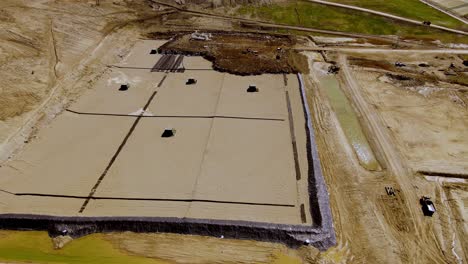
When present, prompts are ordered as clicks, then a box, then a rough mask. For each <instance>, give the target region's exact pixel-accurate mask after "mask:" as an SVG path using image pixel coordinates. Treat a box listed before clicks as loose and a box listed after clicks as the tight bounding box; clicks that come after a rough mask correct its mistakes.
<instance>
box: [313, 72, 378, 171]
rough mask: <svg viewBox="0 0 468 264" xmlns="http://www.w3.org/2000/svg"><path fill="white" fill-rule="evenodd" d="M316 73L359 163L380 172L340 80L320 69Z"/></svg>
mask: <svg viewBox="0 0 468 264" xmlns="http://www.w3.org/2000/svg"><path fill="white" fill-rule="evenodd" d="M314 68H315V67H314ZM315 71H316V73H317V74H316V75H317V77H318V79H319V82H320V84H319V85H320V89H322V90H323V91H325V92H326V94H327V97H328V99H329V101H330V104H331V106H332V108H333V110H334V112H335V113H336V116H337V118H338V121H339V122H340V125H341V128H342V129H343V132H344V134H345V135H346V138H347V139H348V141H349V143H350V144H351V146H352V147H353V149H354V152H355V153H356V155H357V157H358V159H359V163H360V164H361V165H362V166H363V167H364V168H365V169H367V170H371V171H374V170H379V169H380V165H379V163H378V161H377V159H376V158H375V155H374V153H373V152H372V149H371V147H370V145H369V142H368V141H367V138H366V136H365V135H364V132H363V131H362V128H361V126H360V124H359V120H358V117H357V115H356V112H354V110H353V108H352V106H351V103H350V102H349V100H348V98H347V97H346V95H345V94H344V93H343V91H342V90H341V89H340V83H339V82H338V79H337V78H336V76H335V75H333V74H326V73H325V72H324V71H321V70H320V69H317V68H315Z"/></svg>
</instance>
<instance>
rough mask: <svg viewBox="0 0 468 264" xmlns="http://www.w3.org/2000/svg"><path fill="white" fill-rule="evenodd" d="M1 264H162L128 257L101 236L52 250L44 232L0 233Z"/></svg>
mask: <svg viewBox="0 0 468 264" xmlns="http://www.w3.org/2000/svg"><path fill="white" fill-rule="evenodd" d="M0 262H2V263H3V262H21V263H26V262H34V263H77V264H78V263H79V264H84V263H96V264H98V263H99V264H100V263H115V264H118V263H122V264H126V263H142V264H146V263H148V264H150V263H153V264H162V263H165V262H162V261H157V260H155V259H149V258H144V257H137V256H131V255H127V254H125V253H124V252H121V251H120V250H118V249H116V248H114V247H113V245H112V244H111V243H110V242H108V241H106V240H105V239H104V238H103V236H102V235H101V234H94V235H89V236H86V237H83V238H79V239H77V240H74V241H72V242H71V243H69V244H68V245H65V247H64V248H63V249H60V250H56V249H54V248H53V245H52V242H51V239H50V238H49V236H48V235H47V233H46V232H36V231H31V232H19V231H2V232H1V233H0Z"/></svg>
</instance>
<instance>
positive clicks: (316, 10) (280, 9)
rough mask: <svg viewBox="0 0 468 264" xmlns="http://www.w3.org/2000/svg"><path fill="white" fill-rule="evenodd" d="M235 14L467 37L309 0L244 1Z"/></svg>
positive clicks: (450, 39)
mask: <svg viewBox="0 0 468 264" xmlns="http://www.w3.org/2000/svg"><path fill="white" fill-rule="evenodd" d="M236 12H237V15H240V16H245V17H251V18H254V19H258V20H264V21H271V22H275V23H281V24H287V25H294V26H304V27H311V28H318V29H327V30H337V31H345V32H353V33H362V34H372V35H398V36H401V37H405V38H415V39H425V40H436V39H438V40H441V41H442V42H447V43H468V37H466V36H459V35H457V34H452V33H446V32H443V31H439V30H435V29H429V28H425V27H422V26H418V25H411V24H406V23H401V22H397V21H395V20H391V19H387V18H383V17H380V16H377V15H372V14H367V13H364V12H359V11H353V10H346V9H343V8H336V7H330V6H325V5H320V4H314V3H309V2H302V1H299V2H286V3H281V4H272V5H261V6H254V5H245V6H242V7H240V8H238V9H237V11H236Z"/></svg>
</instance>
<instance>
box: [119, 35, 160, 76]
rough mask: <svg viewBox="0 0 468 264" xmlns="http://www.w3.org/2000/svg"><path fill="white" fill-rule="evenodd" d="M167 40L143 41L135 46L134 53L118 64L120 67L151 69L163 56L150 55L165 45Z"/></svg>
mask: <svg viewBox="0 0 468 264" xmlns="http://www.w3.org/2000/svg"><path fill="white" fill-rule="evenodd" d="M165 42H167V41H166V40H142V41H139V42H137V43H136V44H135V46H133V48H132V51H131V52H130V53H129V54H128V55H127V57H125V59H124V60H123V61H122V62H121V63H119V64H118V66H119V67H127V68H136V69H151V68H153V66H154V65H155V64H156V62H157V61H158V60H159V59H160V58H161V56H162V55H161V54H150V52H151V50H156V49H157V48H159V47H160V46H161V45H163V44H164V43H165Z"/></svg>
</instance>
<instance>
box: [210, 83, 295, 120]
mask: <svg viewBox="0 0 468 264" xmlns="http://www.w3.org/2000/svg"><path fill="white" fill-rule="evenodd" d="M249 85H255V86H256V87H257V88H258V92H253V93H249V92H247V88H249ZM284 92H285V89H284V81H283V76H282V75H270V74H267V75H260V76H245V77H242V76H236V75H230V74H226V76H225V78H224V81H223V87H222V90H221V95H220V99H219V104H218V109H217V115H220V116H239V117H250V118H276V119H287V117H288V115H287V113H288V112H287V108H286V102H285V98H284Z"/></svg>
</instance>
